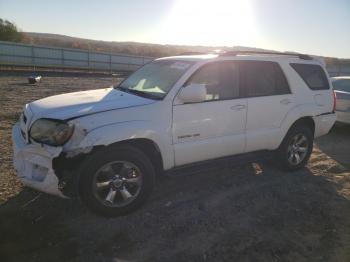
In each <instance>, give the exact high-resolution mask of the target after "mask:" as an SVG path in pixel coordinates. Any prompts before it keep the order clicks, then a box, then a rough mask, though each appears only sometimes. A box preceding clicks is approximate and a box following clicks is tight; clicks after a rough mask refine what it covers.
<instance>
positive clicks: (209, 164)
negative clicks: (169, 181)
mask: <svg viewBox="0 0 350 262" xmlns="http://www.w3.org/2000/svg"><path fill="white" fill-rule="evenodd" d="M273 153H274V152H273V151H268V150H263V151H256V152H251V153H245V154H239V155H234V156H228V157H221V158H216V159H211V160H205V161H200V162H196V163H190V164H185V165H182V166H177V167H174V168H172V169H169V170H166V171H165V174H166V175H169V176H183V175H191V174H196V173H200V172H204V171H208V170H217V169H222V168H229V167H232V166H233V165H236V164H240V165H241V164H247V163H251V162H254V161H265V160H269V159H271V158H272V157H273V156H274V154H273Z"/></svg>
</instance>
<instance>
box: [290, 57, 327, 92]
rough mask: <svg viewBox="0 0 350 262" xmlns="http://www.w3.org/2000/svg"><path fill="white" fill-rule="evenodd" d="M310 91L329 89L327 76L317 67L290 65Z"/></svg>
mask: <svg viewBox="0 0 350 262" xmlns="http://www.w3.org/2000/svg"><path fill="white" fill-rule="evenodd" d="M290 65H291V67H292V68H293V69H294V70H295V71H296V72H297V73H298V74H299V76H300V77H301V78H302V79H303V80H304V82H305V83H306V84H307V86H308V87H309V88H310V89H311V90H326V89H329V83H328V79H327V76H326V74H325V72H324V70H323V69H322V67H321V66H319V65H311V64H297V63H292V64H290Z"/></svg>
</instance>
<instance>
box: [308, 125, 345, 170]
mask: <svg viewBox="0 0 350 262" xmlns="http://www.w3.org/2000/svg"><path fill="white" fill-rule="evenodd" d="M315 144H316V146H317V147H318V148H319V149H320V150H321V151H322V152H324V153H325V154H326V155H328V156H329V157H331V158H332V159H334V160H335V161H337V162H338V163H340V164H342V165H343V166H345V167H346V168H348V169H350V150H349V149H350V125H347V124H341V123H336V124H335V125H334V126H333V128H332V129H331V131H330V133H329V134H327V135H325V136H322V137H319V138H317V139H316V140H315Z"/></svg>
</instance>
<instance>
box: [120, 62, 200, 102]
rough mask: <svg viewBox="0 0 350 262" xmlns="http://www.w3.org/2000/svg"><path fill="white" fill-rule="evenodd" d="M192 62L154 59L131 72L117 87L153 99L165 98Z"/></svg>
mask: <svg viewBox="0 0 350 262" xmlns="http://www.w3.org/2000/svg"><path fill="white" fill-rule="evenodd" d="M192 64H193V62H189V61H179V60H158V61H153V62H151V63H149V64H146V65H144V66H143V67H141V68H140V69H139V70H137V71H136V72H134V73H133V74H131V75H130V76H129V77H128V78H126V79H125V80H124V81H123V82H121V83H120V84H119V85H118V86H117V87H116V88H118V89H120V90H122V91H124V92H128V93H133V94H136V95H139V96H143V97H147V98H151V99H163V98H164V97H165V96H166V94H167V93H168V92H169V90H170V89H171V88H172V86H173V85H174V84H175V83H176V81H177V80H178V79H179V78H180V77H181V76H182V75H183V74H184V73H185V72H186V71H187V69H188V68H189V67H190V66H191V65H192Z"/></svg>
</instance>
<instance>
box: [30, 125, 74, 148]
mask: <svg viewBox="0 0 350 262" xmlns="http://www.w3.org/2000/svg"><path fill="white" fill-rule="evenodd" d="M73 130H74V126H73V125H69V124H68V123H66V122H64V121H62V120H55V119H46V118H41V119H38V120H36V121H35V122H34V124H33V125H32V127H31V128H30V131H29V134H30V137H31V138H32V139H33V140H34V141H35V142H38V143H43V144H47V145H51V146H61V145H63V144H65V143H66V142H67V141H68V140H69V138H70V137H71V136H72V134H73Z"/></svg>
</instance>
